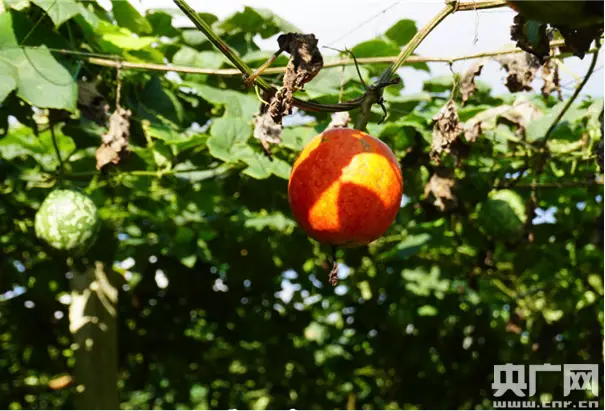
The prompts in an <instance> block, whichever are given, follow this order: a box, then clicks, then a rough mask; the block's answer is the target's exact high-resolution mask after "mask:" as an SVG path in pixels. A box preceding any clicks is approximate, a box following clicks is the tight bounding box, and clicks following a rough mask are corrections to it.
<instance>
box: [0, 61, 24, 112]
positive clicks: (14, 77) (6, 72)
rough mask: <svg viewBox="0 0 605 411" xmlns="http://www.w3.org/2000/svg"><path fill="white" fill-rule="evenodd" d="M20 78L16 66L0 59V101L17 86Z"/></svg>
mask: <svg viewBox="0 0 605 411" xmlns="http://www.w3.org/2000/svg"><path fill="white" fill-rule="evenodd" d="M18 78H19V77H18V73H17V69H16V68H15V66H13V65H11V64H8V63H7V62H4V61H2V60H0V103H2V102H3V101H4V99H5V98H6V97H7V96H8V95H9V94H10V92H11V91H13V90H14V89H16V88H17V81H18Z"/></svg>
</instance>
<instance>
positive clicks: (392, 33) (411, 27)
mask: <svg viewBox="0 0 605 411" xmlns="http://www.w3.org/2000/svg"><path fill="white" fill-rule="evenodd" d="M416 32H418V28H417V27H416V22H415V21H414V20H408V19H403V20H399V21H398V22H397V23H395V24H394V25H393V26H391V28H390V29H388V30H387V32H386V33H385V34H386V36H387V37H388V38H390V39H391V40H393V41H394V42H395V43H397V45H399V46H405V45H406V44H408V42H409V41H410V40H411V39H412V37H414V35H415V34H416Z"/></svg>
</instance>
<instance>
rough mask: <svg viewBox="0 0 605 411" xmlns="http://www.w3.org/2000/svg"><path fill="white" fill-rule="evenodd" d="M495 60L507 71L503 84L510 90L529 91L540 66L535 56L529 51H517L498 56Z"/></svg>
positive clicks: (513, 91)
mask: <svg viewBox="0 0 605 411" xmlns="http://www.w3.org/2000/svg"><path fill="white" fill-rule="evenodd" d="M497 60H498V62H500V64H501V65H502V67H503V68H504V69H505V70H506V71H507V72H508V73H507V76H506V83H505V85H506V87H507V88H508V90H509V91H510V92H512V93H515V92H518V91H531V89H532V88H531V82H532V80H533V79H534V76H535V75H536V71H537V70H538V69H539V68H540V66H541V64H540V60H539V59H538V58H537V57H536V56H534V55H533V54H530V53H517V54H515V55H506V56H500V57H498V58H497Z"/></svg>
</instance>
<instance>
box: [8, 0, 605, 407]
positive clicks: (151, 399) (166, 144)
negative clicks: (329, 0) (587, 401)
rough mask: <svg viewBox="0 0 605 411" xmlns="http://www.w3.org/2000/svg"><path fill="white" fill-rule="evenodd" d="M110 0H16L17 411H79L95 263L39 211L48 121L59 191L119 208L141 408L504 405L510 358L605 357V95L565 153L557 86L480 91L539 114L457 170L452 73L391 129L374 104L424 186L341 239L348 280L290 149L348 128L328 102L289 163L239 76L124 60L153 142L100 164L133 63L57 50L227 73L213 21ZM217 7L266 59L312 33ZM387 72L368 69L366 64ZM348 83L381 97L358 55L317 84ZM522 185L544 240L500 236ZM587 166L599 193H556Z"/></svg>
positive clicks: (127, 355)
mask: <svg viewBox="0 0 605 411" xmlns="http://www.w3.org/2000/svg"><path fill="white" fill-rule="evenodd" d="M51 3H52V4H51ZM112 4H113V7H114V8H113V12H107V11H106V10H105V9H103V8H102V7H100V6H99V5H98V4H97V3H96V2H91V1H82V2H77V1H71V0H70V1H64V0H62V1H61V2H50V1H41V0H37V1H32V2H31V3H30V2H29V1H27V0H22V1H14V0H11V1H7V0H0V102H1V105H0V132H1V136H2V137H0V192H1V194H2V197H1V199H0V257H1V260H0V347H1V348H0V408H7V409H38V408H71V407H73V402H72V398H73V395H72V394H73V390H74V386H73V385H68V386H66V387H64V388H61V389H54V390H53V389H50V388H49V382H50V381H52V380H54V379H56V378H58V377H61V376H64V375H70V374H71V373H72V371H73V367H74V357H73V350H72V349H73V347H72V340H71V336H70V333H69V328H68V325H69V324H68V321H69V320H68V318H67V317H68V316H67V308H68V307H67V306H68V304H69V286H68V278H69V277H70V276H71V275H73V274H72V273H70V272H69V270H68V268H67V266H66V263H65V258H64V256H61V255H58V254H55V253H54V252H52V251H50V250H48V249H47V248H45V247H44V246H43V245H42V244H41V243H40V242H39V241H38V240H37V239H36V237H35V233H34V226H33V223H34V215H35V213H36V210H37V209H38V208H39V206H40V204H41V202H42V200H43V199H44V198H45V196H46V195H47V194H48V193H49V192H50V190H51V189H52V188H53V187H55V186H56V185H57V184H59V179H58V174H57V173H56V171H57V167H58V161H57V158H56V155H55V151H54V148H53V144H52V137H51V133H50V131H49V119H50V120H51V121H52V123H53V124H54V125H55V134H56V136H55V137H56V140H57V143H58V144H57V145H58V149H59V151H60V153H61V156H62V158H63V160H64V162H65V173H64V178H63V180H62V182H61V183H62V184H63V185H64V186H72V187H79V188H81V189H83V190H84V191H85V192H87V193H88V194H89V195H90V196H91V198H92V199H93V200H94V202H95V203H96V205H97V207H98V208H99V212H100V215H101V217H102V219H103V231H102V233H101V238H100V240H99V241H98V243H97V245H96V246H95V247H94V248H93V249H92V250H91V254H90V255H91V256H94V258H98V259H102V260H104V261H108V262H109V263H110V264H112V265H113V266H114V269H115V270H116V271H117V272H119V273H120V274H121V275H122V277H123V279H124V280H123V281H124V283H123V285H122V289H121V291H120V296H119V314H118V324H119V369H120V374H119V390H120V398H121V401H122V407H123V408H134V409H162V408H177V409H204V408H223V409H225V408H240V409H241V408H253V409H265V408H284V409H287V408H297V409H303V408H308V409H315V408H324V409H331V408H340V409H342V408H346V407H347V406H349V407H351V406H354V407H358V408H364V409H381V408H389V409H399V408H404V407H405V408H423V409H424V408H434V409H440V408H446V407H451V408H489V407H491V404H492V401H493V395H492V393H493V391H492V389H491V383H492V381H493V376H492V373H493V365H494V364H503V363H506V362H514V363H523V364H542V363H544V362H549V363H553V364H562V363H601V362H602V353H603V348H602V347H603V346H602V338H603V269H604V268H603V237H602V233H603V189H602V186H601V185H597V184H590V182H591V181H594V178H595V174H596V173H599V172H600V171H599V169H598V167H597V164H596V160H595V156H594V154H593V148H594V147H595V146H596V145H597V144H598V142H599V141H600V140H601V138H602V136H601V132H600V129H601V127H602V126H601V124H600V123H599V119H598V116H599V114H600V113H601V111H602V107H603V101H602V99H588V98H586V99H584V100H583V101H579V102H577V103H575V104H574V106H573V108H572V110H570V112H569V114H568V115H567V116H566V117H565V119H564V121H563V122H562V123H561V124H560V125H559V126H558V127H557V128H556V130H555V133H554V135H553V137H552V138H551V139H550V140H549V143H548V148H550V153H551V155H550V157H549V158H548V159H547V161H546V162H545V163H544V162H543V161H542V162H541V161H540V160H541V158H542V157H541V156H540V155H538V154H539V153H537V152H536V151H532V144H533V142H535V141H539V139H540V138H541V136H543V133H544V131H545V129H546V128H547V127H548V125H549V124H550V122H551V121H552V119H553V118H554V115H555V114H554V113H557V112H558V111H557V110H559V109H560V105H557V100H556V99H555V98H554V97H548V98H543V97H542V96H541V95H537V94H535V95H534V94H518V95H501V96H495V95H492V94H491V93H490V91H489V88H487V87H485V86H484V85H481V86H480V87H479V91H478V92H477V93H476V94H475V95H473V96H472V97H471V99H470V100H469V102H467V103H466V104H465V105H464V106H461V105H460V104H459V106H458V112H459V115H460V118H461V120H462V121H463V122H465V124H469V123H470V122H472V121H473V120H474V119H477V117H476V116H481V115H482V114H485V113H486V112H487V110H490V109H494V108H498V107H505V106H511V107H512V106H513V104H518V103H521V104H522V105H525V106H528V107H531V108H532V109H533V110H535V112H536V113H538V114H537V119H535V120H531V121H530V122H529V123H528V124H526V125H524V126H520V125H519V124H518V123H514V122H511V121H508V120H507V119H506V118H503V117H498V116H497V115H491V116H489V117H488V120H486V121H485V122H484V123H483V125H484V129H483V131H482V133H481V135H480V136H479V137H478V139H477V140H476V141H475V142H472V143H470V142H468V141H466V140H465V138H464V137H463V136H461V137H460V144H461V146H462V148H465V150H463V151H464V152H465V153H466V154H464V155H461V157H460V160H461V161H459V162H458V161H456V160H458V159H456V158H454V156H452V155H446V154H444V155H442V160H441V164H440V165H439V166H436V165H435V163H434V162H432V161H431V160H430V157H429V151H430V142H431V138H432V137H431V135H432V127H433V120H432V119H433V116H435V114H436V113H437V112H438V111H439V110H440V109H441V107H442V106H443V105H444V104H445V103H446V102H447V100H448V99H449V98H450V91H451V90H452V84H453V81H452V78H451V77H450V78H443V77H442V78H431V79H429V80H428V81H427V82H426V84H425V91H423V92H421V93H417V94H410V93H406V92H405V88H403V90H401V89H398V88H394V90H393V89H391V90H387V91H386V93H385V99H386V100H387V105H388V110H389V113H390V115H389V118H388V120H387V121H386V122H385V123H383V124H378V121H379V120H380V118H381V112H380V109H379V108H376V110H375V112H374V113H373V116H372V118H371V121H370V124H369V125H368V130H369V132H370V133H372V134H373V135H374V136H376V137H379V138H381V139H382V140H383V141H385V142H386V143H387V144H389V145H390V146H391V147H392V148H393V150H394V152H395V153H396V155H397V156H398V158H399V159H400V161H401V165H402V169H403V175H404V193H405V198H404V200H405V201H404V203H403V205H402V208H401V211H400V213H399V214H398V216H397V219H396V222H395V223H394V224H393V226H392V227H391V228H390V229H389V231H388V232H387V233H386V234H385V236H384V237H383V238H381V239H379V240H378V241H376V242H375V243H373V244H371V245H369V246H368V247H364V248H357V249H347V250H341V251H339V254H338V257H339V259H340V261H341V262H342V263H343V264H342V265H341V270H340V276H341V283H340V285H339V286H337V287H335V288H333V287H331V286H330V285H329V284H328V282H327V272H328V267H327V265H326V261H327V259H328V255H329V250H328V249H327V248H326V247H322V246H321V245H319V244H317V243H315V242H313V241H311V240H309V239H308V237H306V235H305V234H304V232H302V230H301V229H300V228H299V227H297V225H296V224H295V223H294V221H293V220H292V219H291V214H290V211H289V208H288V202H287V178H288V174H289V171H290V167H291V164H292V163H293V161H294V159H295V157H296V155H297V152H298V151H299V150H300V149H301V148H302V147H303V146H304V144H305V142H306V141H308V140H309V139H310V138H311V137H312V136H313V135H315V134H317V133H319V132H321V131H322V130H323V129H324V128H325V127H326V126H327V124H328V123H329V120H330V118H329V116H328V115H327V114H325V113H313V112H309V113H300V112H298V113H296V115H295V116H294V117H295V119H297V120H298V122H297V121H291V122H290V123H291V125H287V126H286V127H285V129H284V131H283V142H282V143H281V144H278V145H276V146H274V147H273V154H274V160H273V161H270V160H269V159H268V158H267V157H265V156H264V155H263V154H262V150H261V146H260V143H259V141H257V140H256V139H254V138H253V137H252V130H253V115H254V114H255V113H256V112H257V111H258V109H259V106H260V102H259V101H258V99H257V97H256V95H255V93H254V91H253V90H246V89H245V88H244V87H243V84H242V81H241V78H240V77H239V76H212V75H195V74H180V75H176V74H174V73H171V74H167V75H164V74H163V73H162V72H154V71H144V70H122V73H121V96H122V99H121V103H122V106H123V107H125V108H128V109H130V110H131V111H132V117H131V132H130V150H131V153H130V155H129V156H128V157H126V158H125V159H123V160H122V161H121V162H120V164H119V166H117V167H113V168H110V170H109V171H107V172H104V173H98V172H96V169H95V149H96V148H97V147H98V145H99V143H100V137H101V135H102V134H103V133H105V132H106V128H105V124H103V122H100V123H98V124H97V123H96V122H95V121H94V120H95V118H97V117H98V115H99V113H102V110H103V105H104V104H108V105H109V106H110V111H113V109H114V108H115V94H116V81H115V79H116V72H115V69H113V68H106V67H100V66H97V65H94V64H90V63H89V62H87V57H86V56H82V55H78V54H65V53H58V52H56V50H57V49H69V50H77V51H80V52H90V53H101V54H112V55H115V56H117V57H119V58H122V59H125V60H128V61H133V62H155V63H159V64H163V63H164V62H165V61H167V62H170V63H173V64H175V65H190V66H196V67H206V68H228V67H229V65H228V64H227V62H226V60H225V59H224V58H223V57H222V55H220V54H219V53H218V52H217V51H216V50H215V49H213V48H212V46H211V45H210V43H209V42H208V41H206V39H205V38H204V37H203V36H202V35H201V34H200V33H199V32H197V31H196V30H193V29H189V28H176V27H174V26H173V25H172V19H173V17H174V16H175V15H176V14H177V13H176V12H175V11H173V10H151V11H149V12H148V13H147V14H146V15H145V16H143V15H140V14H139V13H138V12H137V11H136V10H135V9H134V8H133V7H132V6H131V5H130V4H129V3H127V2H125V1H113V2H112ZM201 15H202V17H203V18H204V19H205V20H206V21H208V22H209V23H212V25H213V27H214V28H215V30H217V32H218V33H220V35H221V37H222V38H223V39H224V40H225V41H226V42H227V43H228V44H229V45H230V46H231V47H233V48H234V49H235V50H236V51H237V53H239V55H240V56H242V58H243V59H244V60H245V61H247V62H249V63H250V64H253V65H256V64H260V62H261V61H263V59H264V58H266V57H267V56H268V55H269V53H268V52H266V51H262V50H260V49H259V47H258V46H257V45H256V43H255V41H256V40H257V39H258V38H259V37H260V38H270V37H271V36H274V35H276V34H278V33H280V32H282V31H289V30H295V29H296V28H294V27H292V26H291V25H290V24H289V23H287V22H285V21H284V20H283V19H281V18H280V17H278V16H276V15H274V14H273V13H271V12H270V11H268V10H261V9H253V8H250V7H246V8H244V9H243V10H242V11H240V12H238V13H236V14H234V15H233V16H231V17H228V18H227V19H225V20H223V21H220V20H219V19H218V18H217V17H216V16H213V15H211V14H208V13H202V14H201ZM416 30H417V28H416V25H415V24H414V23H413V22H412V21H410V20H405V19H404V20H401V21H400V22H398V23H397V24H395V25H394V26H393V27H391V28H386V30H385V35H384V36H380V37H378V38H376V39H374V40H370V41H367V42H364V43H361V44H359V45H357V46H355V47H353V48H352V50H353V52H354V53H355V54H356V55H357V57H371V56H385V55H393V54H395V53H397V52H398V50H399V48H400V47H401V46H403V45H404V44H405V43H406V42H407V41H409V40H410V38H411V37H412V36H413V34H414V33H415V32H416ZM134 34H136V35H134ZM284 62H285V60H279V61H278V62H277V63H276V64H280V63H284ZM413 67H414V68H415V69H418V70H424V71H428V67H427V66H426V65H423V64H416V65H414V66H413ZM383 69H384V65H380V64H378V65H364V66H363V67H362V68H361V74H362V76H364V77H365V78H366V80H368V79H370V78H372V77H375V76H377V75H378V74H380V72H381V71H382V70H383ZM267 78H270V79H271V80H272V81H273V82H274V83H279V77H278V76H267ZM404 80H405V79H404ZM91 81H94V82H95V87H94V88H91V87H89V86H87V87H85V86H84V85H83V83H82V82H91ZM341 84H342V85H343V86H342V87H343V93H342V95H343V97H344V98H345V99H348V98H354V97H358V96H359V95H360V93H361V92H362V87H361V84H360V82H359V79H358V77H357V73H356V71H355V70H354V68H353V67H351V66H349V67H347V68H346V69H345V70H340V69H338V68H326V69H324V70H323V71H322V72H321V73H320V74H319V75H318V76H317V77H316V79H315V80H313V81H312V82H311V83H309V84H308V85H307V87H306V91H305V92H301V93H300V97H301V98H303V99H311V98H312V99H313V100H314V101H318V102H325V103H328V102H329V103H334V102H337V101H338V98H339V94H341V93H340V89H341ZM91 89H94V90H96V92H93V93H92V98H88V97H90V96H86V95H85V93H84V90H89V91H90V90H91ZM78 90H79V91H80V93H79V97H78V92H77V91H78ZM456 98H458V97H456ZM49 109H50V111H49ZM300 114H304V116H300ZM352 116H353V119H354V118H355V117H356V116H357V112H352ZM10 119H14V120H16V121H9V120H10ZM9 123H10V124H9ZM528 147H529V148H528ZM443 173H445V174H443ZM519 173H523V174H522V175H520V176H519ZM434 175H439V176H441V175H447V176H448V177H443V178H444V179H446V180H447V181H448V182H453V183H454V185H453V187H452V188H451V193H450V194H451V195H450V198H445V197H444V196H443V195H442V194H439V193H442V192H441V191H439V190H432V191H431V190H428V191H425V187H427V184H428V183H429V181H430V179H431V177H432V176H434ZM517 177H519V178H517ZM513 180H517V181H516V185H513V186H512V187H511V189H512V190H515V191H516V192H517V193H518V194H519V195H520V196H521V198H522V200H523V201H524V202H525V203H526V204H527V205H528V212H529V215H528V220H527V223H526V224H525V225H524V233H523V235H522V236H520V237H518V238H517V237H515V238H514V239H513V240H510V239H508V238H498V237H492V236H491V235H490V234H489V232H487V231H485V230H484V229H483V228H482V226H481V224H480V219H479V218H478V214H477V209H478V208H480V207H479V205H480V204H482V203H483V202H484V201H486V200H487V199H488V197H489V195H490V192H492V190H493V189H494V187H495V186H496V185H498V184H500V185H502V184H503V185H507V184H509V183H510V182H511V181H513ZM569 181H573V182H580V184H578V185H577V186H574V187H569V186H568V185H562V186H561V187H557V186H556V184H557V183H558V182H569ZM438 182H439V181H437V183H438ZM532 182H535V183H536V184H537V185H538V186H541V185H542V186H544V187H538V188H537V189H535V190H531V189H529V188H528V184H529V183H532ZM582 182H586V184H585V185H582V184H581V183H582ZM439 200H441V201H439ZM445 200H447V201H445ZM561 384H562V375H559V374H557V375H556V376H553V377H550V376H549V377H548V378H547V377H545V378H544V380H540V384H539V388H538V389H539V393H540V394H545V395H551V396H552V397H553V398H555V399H557V398H561V395H562V389H561ZM573 395H574V396H577V397H574V398H584V393H581V392H580V393H577V392H576V393H573Z"/></svg>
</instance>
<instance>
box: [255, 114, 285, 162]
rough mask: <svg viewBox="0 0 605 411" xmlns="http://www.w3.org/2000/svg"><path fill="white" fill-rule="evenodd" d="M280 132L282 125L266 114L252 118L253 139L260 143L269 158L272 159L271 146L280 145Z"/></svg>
mask: <svg viewBox="0 0 605 411" xmlns="http://www.w3.org/2000/svg"><path fill="white" fill-rule="evenodd" d="M281 131H282V125H281V124H277V123H276V122H275V121H273V118H272V117H271V115H270V114H269V113H268V112H266V113H262V114H260V115H258V116H256V117H254V134H253V135H254V138H256V139H258V140H259V141H260V143H261V145H262V146H263V150H264V151H265V154H267V156H268V157H269V158H271V157H272V154H271V144H279V143H281Z"/></svg>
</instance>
